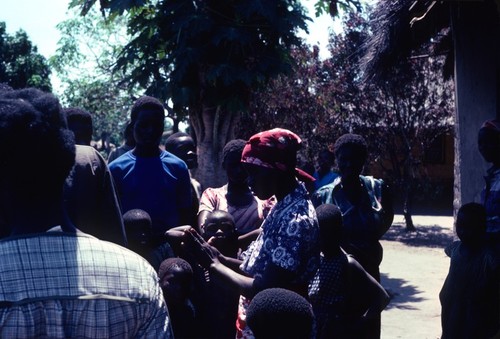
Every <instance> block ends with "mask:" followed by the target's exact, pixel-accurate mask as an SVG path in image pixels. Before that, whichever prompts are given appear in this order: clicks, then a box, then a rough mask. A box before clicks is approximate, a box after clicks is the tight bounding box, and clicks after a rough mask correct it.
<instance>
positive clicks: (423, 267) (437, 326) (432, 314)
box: [380, 215, 454, 339]
mask: <svg viewBox="0 0 500 339" xmlns="http://www.w3.org/2000/svg"><path fill="white" fill-rule="evenodd" d="M414 223H415V226H416V227H417V230H418V231H417V232H416V233H407V232H406V231H405V230H404V228H405V227H404V223H403V218H402V216H400V215H396V216H395V219H394V224H393V226H392V227H391V229H390V230H389V232H388V233H387V234H386V235H385V236H384V238H383V240H382V246H383V248H384V259H383V261H382V264H381V265H380V271H381V275H382V278H381V282H382V285H383V286H384V287H385V288H386V290H387V291H388V292H389V294H390V295H391V296H392V299H391V302H390V304H389V305H388V306H387V308H386V309H385V310H384V311H383V312H382V335H381V338H382V339H396V338H404V339H437V338H440V336H441V318H440V316H441V305H440V303H439V291H440V290H441V287H442V285H443V282H444V279H445V277H446V274H447V273H448V268H449V258H448V257H447V256H446V255H445V253H444V248H445V246H446V245H447V244H448V243H450V242H451V241H453V239H454V238H453V237H454V236H453V217H451V216H450V217H442V216H438V217H434V216H416V217H414Z"/></svg>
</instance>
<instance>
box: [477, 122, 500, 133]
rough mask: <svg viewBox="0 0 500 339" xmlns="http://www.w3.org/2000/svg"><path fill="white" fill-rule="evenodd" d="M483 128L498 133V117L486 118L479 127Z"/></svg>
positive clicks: (499, 125) (499, 123) (499, 126)
mask: <svg viewBox="0 0 500 339" xmlns="http://www.w3.org/2000/svg"><path fill="white" fill-rule="evenodd" d="M483 128H485V129H488V130H491V131H494V132H497V133H500V120H498V119H491V120H486V121H485V122H484V123H483V125H482V126H481V129H483Z"/></svg>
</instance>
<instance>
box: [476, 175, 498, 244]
mask: <svg viewBox="0 0 500 339" xmlns="http://www.w3.org/2000/svg"><path fill="white" fill-rule="evenodd" d="M484 180H485V182H486V185H485V187H484V189H483V191H482V193H481V203H482V204H483V205H484V208H485V209H486V217H487V219H486V232H488V233H489V234H496V235H497V237H498V235H499V234H500V168H496V167H492V168H490V169H488V172H487V175H486V176H485V177H484Z"/></svg>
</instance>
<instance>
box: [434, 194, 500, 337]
mask: <svg viewBox="0 0 500 339" xmlns="http://www.w3.org/2000/svg"><path fill="white" fill-rule="evenodd" d="M456 232H457V236H458V238H459V239H460V240H459V241H455V242H453V243H452V244H451V245H450V246H448V247H447V248H446V250H445V252H446V254H448V255H449V256H450V258H451V261H450V270H449V272H448V275H447V277H446V280H445V282H444V284H443V287H442V289H441V292H440V293H439V300H440V302H441V310H442V311H441V326H442V329H443V333H442V337H441V338H442V339H447V338H453V339H455V338H492V337H493V336H494V335H495V334H497V335H498V334H500V333H498V330H499V317H500V313H499V298H500V295H499V283H500V280H499V273H500V272H499V267H500V265H499V263H500V256H499V255H498V251H497V250H495V247H493V245H492V244H491V243H489V242H488V241H486V237H485V236H486V212H485V208H484V207H483V206H482V205H480V204H477V203H468V204H465V205H463V206H462V207H460V209H459V210H458V213H457V221H456ZM495 338H496V337H495Z"/></svg>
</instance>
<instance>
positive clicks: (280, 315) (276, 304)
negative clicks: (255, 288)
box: [247, 287, 314, 339]
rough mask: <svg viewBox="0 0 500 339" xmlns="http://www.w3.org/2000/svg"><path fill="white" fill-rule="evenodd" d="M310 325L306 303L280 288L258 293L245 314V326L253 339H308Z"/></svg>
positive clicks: (310, 312) (301, 298)
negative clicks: (250, 330)
mask: <svg viewBox="0 0 500 339" xmlns="http://www.w3.org/2000/svg"><path fill="white" fill-rule="evenodd" d="M313 322H314V313H313V311H312V308H311V304H309V302H308V301H307V299H306V298H304V297H303V296H301V295H300V294H298V293H296V292H293V291H291V290H287V289H284V288H278V287H275V288H268V289H265V290H262V291H260V292H259V293H257V294H256V295H255V297H254V298H253V299H252V301H251V302H250V306H249V307H248V311H247V323H248V326H249V327H250V328H251V329H252V332H253V334H254V336H255V338H256V339H275V338H305V339H307V338H312V336H311V334H312V330H313Z"/></svg>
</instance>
